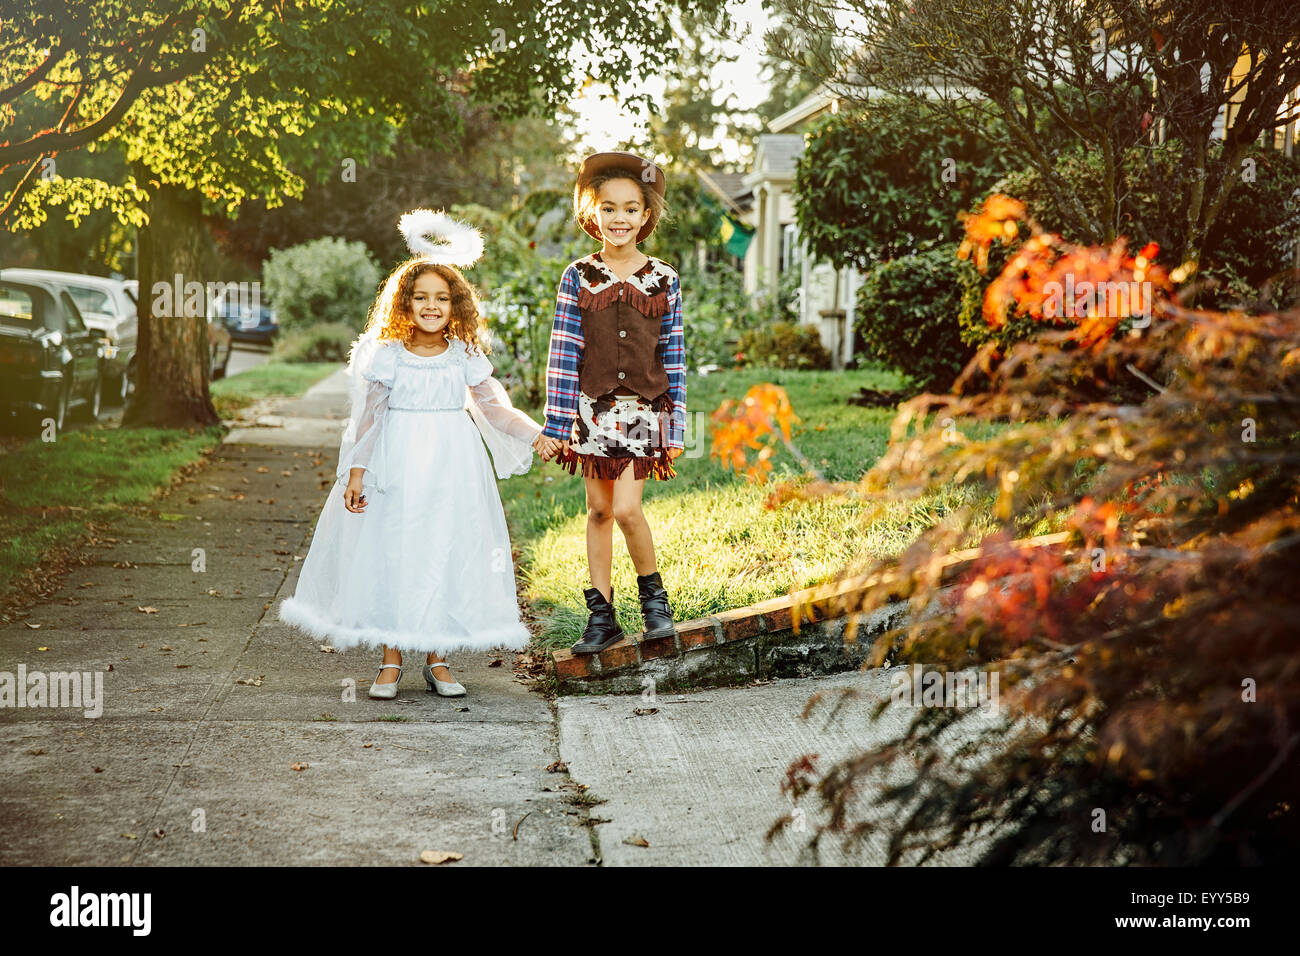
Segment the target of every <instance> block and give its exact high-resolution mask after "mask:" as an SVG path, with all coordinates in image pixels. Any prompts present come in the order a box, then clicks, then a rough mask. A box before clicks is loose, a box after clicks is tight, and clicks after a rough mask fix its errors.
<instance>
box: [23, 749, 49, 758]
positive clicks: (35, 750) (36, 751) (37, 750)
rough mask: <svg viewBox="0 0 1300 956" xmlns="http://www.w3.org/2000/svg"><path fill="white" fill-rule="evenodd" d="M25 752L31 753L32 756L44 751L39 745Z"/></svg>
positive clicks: (37, 755)
mask: <svg viewBox="0 0 1300 956" xmlns="http://www.w3.org/2000/svg"><path fill="white" fill-rule="evenodd" d="M27 752H28V753H29V754H31V755H32V756H33V757H39V756H40V755H41V754H43V753H45V751H44V750H42V749H41V748H40V747H33V748H32V749H31V750H29V751H27Z"/></svg>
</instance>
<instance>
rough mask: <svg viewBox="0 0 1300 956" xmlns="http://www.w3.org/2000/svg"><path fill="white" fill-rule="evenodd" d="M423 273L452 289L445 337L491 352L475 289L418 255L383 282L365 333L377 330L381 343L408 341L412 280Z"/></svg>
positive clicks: (455, 273) (411, 328) (411, 321)
mask: <svg viewBox="0 0 1300 956" xmlns="http://www.w3.org/2000/svg"><path fill="white" fill-rule="evenodd" d="M426 272H435V273H437V274H438V275H440V276H442V278H443V279H445V280H446V282H447V286H448V288H450V289H451V317H450V318H449V319H448V320H447V329H446V334H447V337H448V338H454V339H460V340H461V341H462V342H464V343H465V344H466V345H468V346H470V347H472V348H477V349H478V350H479V351H480V352H482V353H483V354H484V355H487V354H488V353H489V352H491V346H490V345H489V343H488V339H487V335H486V334H485V333H486V329H485V327H484V323H483V316H482V313H480V312H479V299H478V292H477V291H476V290H475V288H474V286H472V285H470V283H469V282H468V280H466V278H465V276H464V275H462V274H461V271H460V270H459V269H457V268H456V267H455V266H449V265H443V264H441V263H436V262H429V261H428V260H427V259H424V258H422V257H420V256H415V257H413V258H411V259H407V260H406V261H405V262H403V263H402V264H401V265H399V266H398V267H397V268H396V269H394V270H393V271H392V272H391V273H390V274H389V276H388V278H387V279H385V280H384V284H383V286H382V287H381V288H380V290H379V295H378V296H376V298H375V302H374V305H372V306H371V307H370V315H369V317H368V318H367V319H366V327H365V331H366V332H369V331H370V330H371V329H373V328H375V327H378V328H379V339H380V340H381V341H384V340H391V341H397V342H409V341H410V340H411V334H412V333H413V332H414V331H415V313H414V310H413V309H412V308H411V300H412V298H413V297H414V295H415V281H416V280H417V279H418V278H420V276H422V275H424V274H425V273H426Z"/></svg>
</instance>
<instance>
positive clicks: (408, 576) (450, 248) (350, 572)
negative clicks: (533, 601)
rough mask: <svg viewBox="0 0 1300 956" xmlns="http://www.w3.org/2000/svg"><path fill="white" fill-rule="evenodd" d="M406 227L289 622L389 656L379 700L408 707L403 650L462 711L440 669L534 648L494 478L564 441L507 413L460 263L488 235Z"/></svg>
mask: <svg viewBox="0 0 1300 956" xmlns="http://www.w3.org/2000/svg"><path fill="white" fill-rule="evenodd" d="M401 229H402V232H403V233H404V234H405V235H406V238H407V242H408V244H409V245H410V247H411V250H412V252H417V253H419V255H417V256H416V257H415V258H412V259H409V260H407V261H406V262H403V263H402V264H401V265H400V266H398V267H397V269H396V270H394V272H393V273H392V275H390V276H389V277H388V279H387V280H386V281H385V282H384V286H383V289H382V290H381V291H380V293H379V297H378V299H377V300H376V302H375V304H374V306H373V307H372V308H371V310H370V319H369V322H368V323H367V325H366V330H365V332H364V333H362V335H361V337H360V338H359V339H357V341H356V342H354V343H353V346H352V353H351V357H350V359H349V362H348V372H349V374H350V376H351V379H352V382H351V389H350V391H351V412H352V414H351V418H350V419H349V421H348V423H347V428H346V430H345V431H344V433H343V440H342V444H341V446H340V448H339V463H338V473H337V477H338V481H337V483H336V484H335V486H334V488H333V490H332V491H331V492H330V495H329V498H328V499H327V500H326V502H325V508H324V510H323V511H322V512H321V516H320V520H319V522H318V523H317V525H316V532H315V534H314V536H313V538H312V543H311V549H310V551H308V553H307V557H306V559H305V560H304V561H303V565H302V574H301V575H300V577H299V579H298V586H297V590H296V591H295V593H294V595H293V597H291V598H289V599H288V600H286V601H284V602H283V603H282V604H281V605H280V619H281V620H282V621H286V622H288V623H290V624H293V625H295V626H297V627H299V628H301V629H303V630H305V631H306V632H307V633H309V634H311V635H312V636H313V637H316V638H320V639H328V640H329V641H331V642H332V643H333V645H334V646H335V647H336V648H338V649H340V650H343V649H346V648H349V647H354V646H357V645H375V644H378V645H380V646H381V647H382V648H383V653H384V658H383V663H382V664H381V665H380V668H379V675H378V676H377V677H376V678H375V681H374V683H372V684H371V686H370V692H369V693H370V696H371V697H375V698H380V699H391V698H393V697H396V696H397V682H398V681H399V680H400V679H401V676H402V653H401V650H400V649H399V648H404V649H406V650H418V651H425V652H426V655H427V656H426V658H425V667H424V679H425V681H426V682H427V683H428V685H429V689H430V690H431V691H435V692H436V693H437V694H439V695H440V696H443V697H463V696H464V695H465V688H464V687H462V686H461V685H460V683H459V682H457V681H455V680H453V678H452V676H451V673H450V671H448V669H447V661H446V660H445V659H444V657H443V655H445V654H448V653H450V652H452V651H458V650H487V649H488V648H491V647H505V648H508V649H510V650H522V649H523V647H524V646H525V645H526V644H527V643H528V641H529V637H530V635H529V633H528V630H527V629H526V628H525V627H524V625H523V623H522V622H521V621H520V620H519V606H518V603H517V601H516V595H515V577H514V566H513V563H512V562H511V553H510V538H509V536H508V534H507V531H506V522H505V514H504V513H503V511H502V509H501V498H500V495H499V494H498V492H497V487H496V478H507V477H509V476H510V475H512V474H513V475H521V474H523V473H524V472H526V471H528V469H529V468H530V467H532V457H533V450H534V449H536V450H537V451H538V452H540V453H542V454H543V455H544V456H545V458H547V459H549V457H550V456H551V455H552V454H554V453H555V451H557V450H558V447H557V446H558V443H557V442H554V441H553V440H552V439H549V438H546V437H545V436H543V435H542V434H541V432H542V429H541V426H540V425H538V424H537V423H536V422H534V421H533V420H532V419H531V418H529V417H528V416H527V415H525V414H523V413H522V412H520V411H518V410H516V409H515V408H514V407H513V406H512V405H511V404H510V398H509V396H508V395H507V394H506V391H505V389H504V388H502V387H501V384H500V383H499V382H497V380H496V379H494V378H493V377H492V363H491V362H489V361H488V360H487V358H486V357H485V355H484V351H485V349H484V348H483V347H482V346H481V345H480V344H479V343H480V337H481V331H482V321H481V319H480V316H479V311H478V302H477V299H476V297H475V294H474V290H473V288H472V287H471V286H470V285H469V284H468V283H467V282H466V281H465V277H464V276H463V275H461V272H460V270H459V269H458V268H457V265H462V266H468V265H472V264H473V263H474V262H475V261H476V260H477V259H478V257H479V256H480V255H481V254H482V252H483V240H482V237H481V236H479V234H478V232H477V231H476V230H474V229H471V228H470V227H468V226H464V225H462V224H460V223H456V222H455V221H453V220H450V219H448V218H447V217H446V216H443V215H442V214H440V213H434V212H432V211H430V210H427V209H418V210H415V211H414V212H412V213H408V214H407V215H405V216H403V217H402V220H401ZM430 234H434V235H438V236H440V237H442V238H443V239H445V240H447V241H446V242H445V243H443V244H434V243H431V242H429V241H428V240H427V239H426V238H425V236H427V235H430ZM467 413H468V414H467ZM476 426H477V428H476ZM480 436H481V437H480ZM485 442H486V444H487V448H488V449H489V450H490V451H491V453H492V462H491V463H489V461H488V455H487V452H486V451H485V450H484V447H483V446H484V443H485ZM494 466H495V470H496V476H495V477H494V476H493V467H494Z"/></svg>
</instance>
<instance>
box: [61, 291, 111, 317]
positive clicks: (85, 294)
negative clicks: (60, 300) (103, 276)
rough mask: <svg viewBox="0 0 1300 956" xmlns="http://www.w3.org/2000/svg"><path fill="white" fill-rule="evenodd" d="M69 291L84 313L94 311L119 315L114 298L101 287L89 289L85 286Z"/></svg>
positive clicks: (101, 313)
mask: <svg viewBox="0 0 1300 956" xmlns="http://www.w3.org/2000/svg"><path fill="white" fill-rule="evenodd" d="M68 292H69V293H70V294H71V295H72V299H73V301H74V302H76V303H77V308H78V309H80V310H81V313H82V315H85V314H86V313H87V312H94V313H98V314H100V315H113V316H115V315H117V309H116V308H115V307H114V305H113V298H112V296H110V295H109V294H108V293H107V292H101V291H100V290H99V289H87V288H85V287H84V286H78V287H73V288H69V289H68Z"/></svg>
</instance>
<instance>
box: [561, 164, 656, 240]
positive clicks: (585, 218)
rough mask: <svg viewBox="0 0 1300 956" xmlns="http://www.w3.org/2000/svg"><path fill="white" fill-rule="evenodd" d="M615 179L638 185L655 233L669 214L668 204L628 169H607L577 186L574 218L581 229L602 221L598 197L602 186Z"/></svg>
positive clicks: (574, 200) (651, 227) (574, 198)
mask: <svg viewBox="0 0 1300 956" xmlns="http://www.w3.org/2000/svg"><path fill="white" fill-rule="evenodd" d="M615 179H626V180H628V181H629V182H633V183H636V185H637V188H638V189H640V190H641V201H642V202H643V203H644V204H645V208H646V209H648V210H649V211H650V218H649V220H648V222H649V223H650V229H651V231H652V232H653V231H654V228H655V227H656V226H658V225H659V220H660V219H661V218H663V217H664V216H665V215H666V214H667V212H668V203H667V202H665V201H664V197H662V196H660V195H659V193H657V192H655V190H654V189H653V188H652V187H651V185H650V184H649V183H647V182H645V181H644V180H642V179H641V177H639V176H637V175H636V174H635V173H631V172H629V171H628V170H626V169H607V170H605V171H604V172H601V173H597V174H596V175H595V176H592V177H591V179H589V180H588V181H587V182H586V183H583V184H582V185H581V186H575V188H574V196H573V218H574V219H575V220H577V223H578V225H579V227H583V226H584V225H585V224H587V223H592V224H595V223H598V222H599V221H600V220H599V217H598V216H597V215H596V213H597V210H598V209H599V207H600V200H599V199H597V198H596V197H598V196H599V195H600V187H601V186H604V185H605V184H606V183H608V182H612V181H613V180H615Z"/></svg>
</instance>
